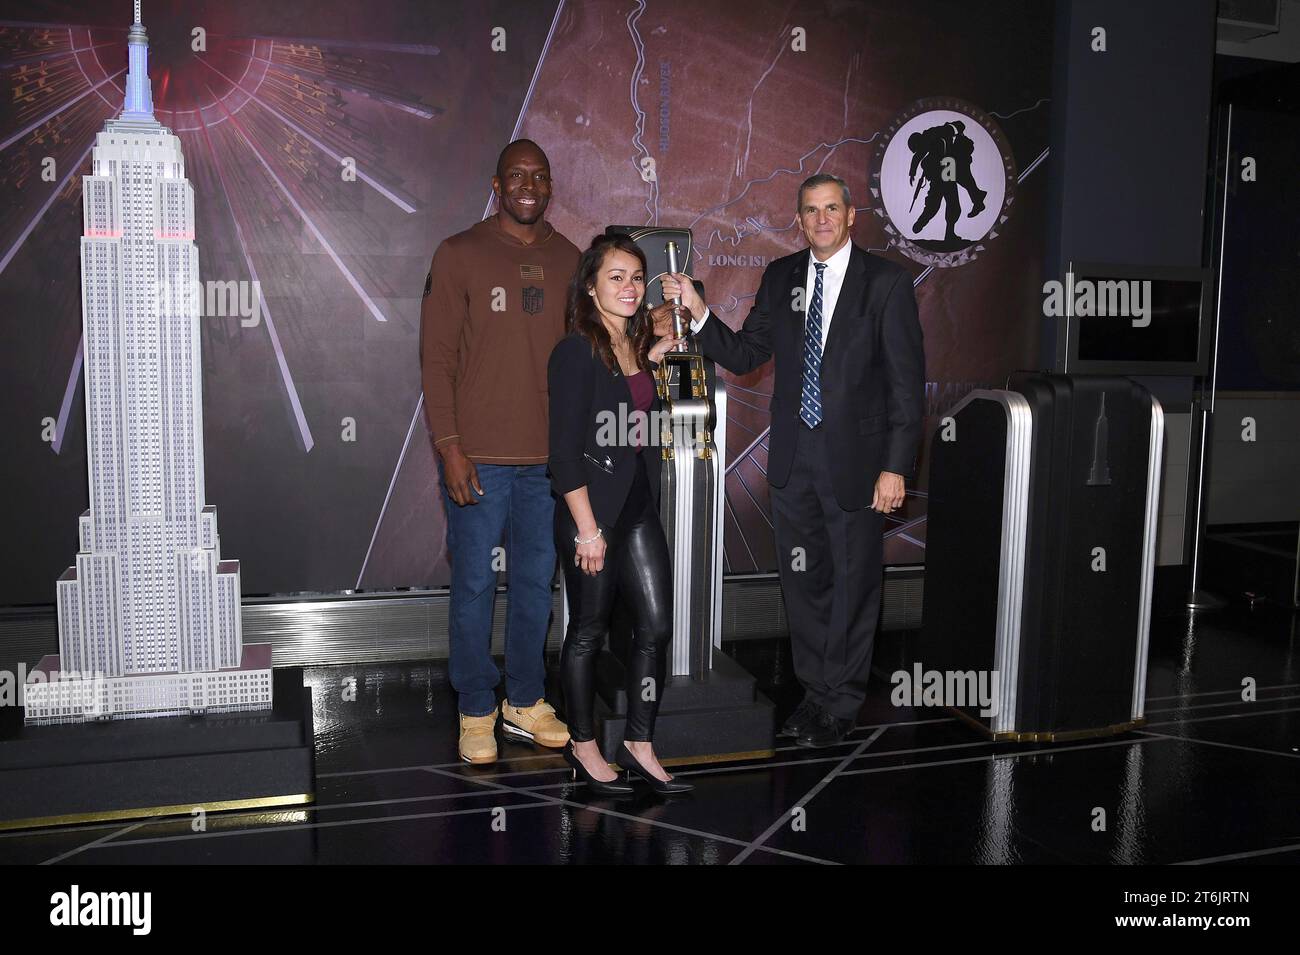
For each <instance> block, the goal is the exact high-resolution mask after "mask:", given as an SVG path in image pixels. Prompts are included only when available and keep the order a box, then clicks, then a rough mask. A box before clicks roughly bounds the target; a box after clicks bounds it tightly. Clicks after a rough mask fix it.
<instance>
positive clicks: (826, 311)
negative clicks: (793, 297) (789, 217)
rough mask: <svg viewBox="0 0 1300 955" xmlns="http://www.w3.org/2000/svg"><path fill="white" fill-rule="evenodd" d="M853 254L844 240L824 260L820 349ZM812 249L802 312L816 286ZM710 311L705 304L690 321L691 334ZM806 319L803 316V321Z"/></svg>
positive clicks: (824, 344) (699, 327) (828, 329)
mask: <svg viewBox="0 0 1300 955" xmlns="http://www.w3.org/2000/svg"><path fill="white" fill-rule="evenodd" d="M852 254H853V243H852V242H845V243H844V245H843V246H841V248H840V250H839V251H838V252H836V253H835V254H834V255H832V256H831V257H830V258H829V259H827V260H826V269H825V271H823V272H822V351H823V352H824V351H825V350H826V336H827V335H828V334H830V330H831V317H832V316H833V315H834V314H835V303H836V302H837V301H839V297H840V289H841V288H843V287H844V275H845V273H847V272H848V270H849V256H851V255H852ZM814 261H816V260H815V259H814V258H813V254H812V250H811V249H809V250H808V266H807V268H806V270H805V271H804V296H803V299H804V314H805V316H806V315H807V310H808V308H809V307H810V306H811V305H812V297H813V289H815V288H816V287H817V270H816V269H815V268H814V267H813V262H814ZM711 314H712V312H711V311H710V309H709V308H708V306H705V309H704V317H703V318H701V319H699V320H698V321H692V322H691V332H692V334H695V335H698V334H699V333H700V329H701V328H703V327H704V323H705V322H707V321H708V320H709V315H711ZM806 320H807V319H806V318H805V321H806Z"/></svg>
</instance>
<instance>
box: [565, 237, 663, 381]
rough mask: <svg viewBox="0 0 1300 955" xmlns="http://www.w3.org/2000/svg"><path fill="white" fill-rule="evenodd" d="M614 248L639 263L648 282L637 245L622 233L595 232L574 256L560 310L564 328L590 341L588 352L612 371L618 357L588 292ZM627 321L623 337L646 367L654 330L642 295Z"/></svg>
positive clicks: (593, 297)
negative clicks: (564, 304)
mask: <svg viewBox="0 0 1300 955" xmlns="http://www.w3.org/2000/svg"><path fill="white" fill-rule="evenodd" d="M616 250H617V251H619V252H626V253H627V254H628V255H631V256H633V257H634V258H635V259H636V260H637V261H638V262H640V263H641V274H642V275H645V277H646V284H647V285H648V284H649V280H650V276H649V275H646V261H645V253H644V252H642V251H641V247H640V246H639V245H637V244H636V243H635V242H633V241H632V240H631V239H629V238H628V237H627V236H625V235H603V234H602V235H598V236H596V237H595V238H594V239H592V240H591V245H589V246H588V247H587V251H585V252H583V253H582V257H581V258H580V259H578V269H577V271H576V272H574V273H573V281H572V282H570V283H569V301H568V306H567V308H566V309H565V312H564V328H565V331H569V332H577V333H578V334H579V335H581V336H582V337H583V338H585V339H587V341H588V342H590V343H591V350H592V353H593V354H596V355H599V356H600V360H601V361H603V362H604V363H605V367H606V368H608V369H609V370H610V371H615V372H616V371H618V370H619V366H618V358H617V357H615V355H614V347H613V345H612V343H611V342H610V340H609V331H608V330H607V329H606V328H605V323H604V322H603V321H601V318H600V312H599V311H598V310H597V309H596V298H595V296H594V295H590V294H589V292H590V290H591V289H592V288H593V287H594V286H595V284H596V277H597V274H598V273H599V272H600V267H601V265H602V264H604V261H605V257H606V256H607V255H609V253H610V252H613V251H616ZM627 325H628V327H627V337H628V339H629V340H630V341H631V343H632V354H634V355H636V366H637V367H638V368H640V369H641V370H642V371H649V370H650V359H649V357H648V356H649V354H650V347H651V346H652V345H653V344H654V342H655V333H654V325H653V324H652V322H651V321H650V310H649V309H648V308H647V307H646V303H645V299H644V298H642V299H641V305H640V306H639V307H638V308H637V310H636V314H634V315H633V316H632V317H631V318H629V319H628V323H627Z"/></svg>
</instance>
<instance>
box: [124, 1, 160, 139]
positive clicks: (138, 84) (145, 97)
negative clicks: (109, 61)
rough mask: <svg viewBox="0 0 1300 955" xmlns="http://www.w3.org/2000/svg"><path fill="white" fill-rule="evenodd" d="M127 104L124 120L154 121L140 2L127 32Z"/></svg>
mask: <svg viewBox="0 0 1300 955" xmlns="http://www.w3.org/2000/svg"><path fill="white" fill-rule="evenodd" d="M126 55H127V71H126V102H125V103H124V104H123V106H122V118H123V119H127V120H146V121H149V120H152V119H153V118H154V116H153V90H152V89H151V88H150V85H149V35H148V33H146V32H145V29H144V24H142V23H141V22H140V0H135V22H134V23H132V24H131V28H130V29H129V30H127V31H126Z"/></svg>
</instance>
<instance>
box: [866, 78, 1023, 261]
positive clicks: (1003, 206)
mask: <svg viewBox="0 0 1300 955" xmlns="http://www.w3.org/2000/svg"><path fill="white" fill-rule="evenodd" d="M1015 182H1016V169H1015V158H1014V156H1012V154H1011V149H1010V146H1009V145H1008V144H1007V141H1006V137H1005V136H1004V135H1003V133H1002V131H1001V129H999V128H998V126H997V124H996V123H995V122H994V121H993V119H992V117H990V116H988V114H986V113H985V112H984V111H983V110H981V109H978V108H977V107H975V106H972V105H971V104H969V103H965V102H963V101H961V100H956V99H951V98H934V99H926V100H920V101H918V102H916V103H913V104H912V106H910V107H909V108H908V109H907V110H905V111H904V112H903V113H902V114H900V115H899V116H898V117H897V118H896V119H895V120H894V122H893V123H891V124H890V126H889V127H888V128H887V129H886V130H885V135H884V136H883V137H882V139H881V141H880V144H879V146H878V147H877V150H876V155H875V162H874V166H873V169H872V173H871V194H872V198H873V199H874V200H875V202H874V205H873V209H874V211H875V212H876V214H877V215H879V216H880V217H881V218H882V219H883V220H884V221H885V232H886V233H887V234H888V236H889V240H890V244H891V245H893V246H895V247H896V248H898V249H899V250H900V251H902V252H903V253H904V254H905V255H907V256H909V257H910V258H912V259H915V260H916V261H918V262H921V263H923V264H925V265H933V266H937V267H940V268H951V267H954V266H958V265H965V264H966V263H967V262H969V261H971V260H972V259H974V258H975V257H976V256H977V255H979V253H980V252H982V251H983V250H984V248H985V247H986V244H987V243H988V242H989V241H991V240H992V239H994V238H996V236H997V232H998V229H999V228H1000V227H1001V225H1002V223H1004V222H1005V221H1006V219H1007V212H1008V210H1009V208H1010V206H1011V201H1012V197H1013V195H1014V191H1015Z"/></svg>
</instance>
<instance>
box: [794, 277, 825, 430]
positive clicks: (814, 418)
mask: <svg viewBox="0 0 1300 955" xmlns="http://www.w3.org/2000/svg"><path fill="white" fill-rule="evenodd" d="M813 267H814V268H815V269H817V282H816V285H815V287H814V288H813V295H812V302H811V303H810V304H809V306H808V320H807V321H806V322H804V329H803V393H802V394H801V395H800V396H799V417H801V418H803V420H804V423H805V424H806V425H808V427H810V428H815V427H817V425H819V424H821V420H822V375H821V372H822V273H823V272H825V271H826V263H825V262H814V263H813Z"/></svg>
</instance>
